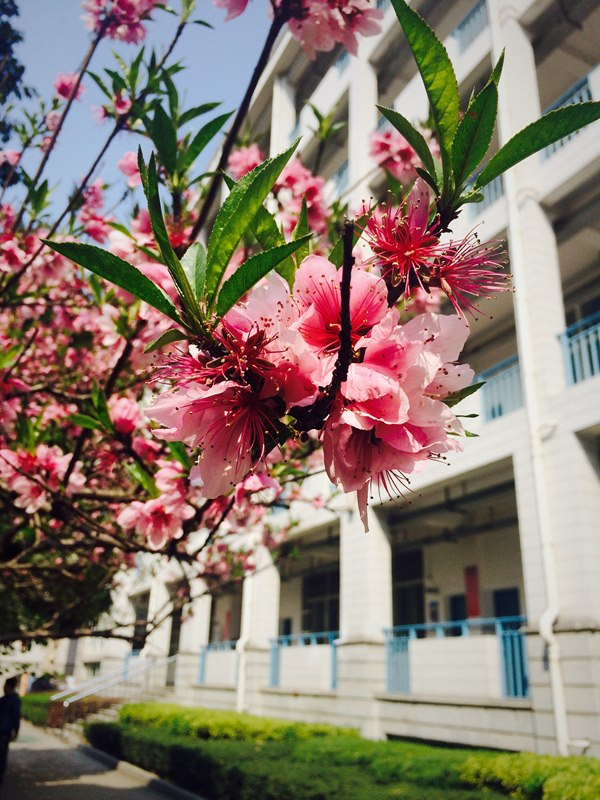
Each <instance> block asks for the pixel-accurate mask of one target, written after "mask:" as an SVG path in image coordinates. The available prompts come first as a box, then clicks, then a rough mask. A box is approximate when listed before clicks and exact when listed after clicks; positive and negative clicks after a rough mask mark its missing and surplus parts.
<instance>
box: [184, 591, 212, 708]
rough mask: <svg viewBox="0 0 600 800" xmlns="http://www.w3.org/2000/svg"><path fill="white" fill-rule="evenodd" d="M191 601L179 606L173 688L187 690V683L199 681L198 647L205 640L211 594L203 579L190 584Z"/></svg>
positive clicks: (199, 651) (206, 640) (205, 642)
mask: <svg viewBox="0 0 600 800" xmlns="http://www.w3.org/2000/svg"><path fill="white" fill-rule="evenodd" d="M191 596H192V601H191V602H190V603H189V604H188V605H187V606H185V608H184V610H183V619H182V622H181V636H180V639H179V653H178V654H177V671H176V673H175V690H176V692H177V693H181V694H182V695H183V694H186V693H189V687H190V686H195V685H197V684H198V683H199V678H200V659H201V651H202V648H203V647H204V646H205V645H207V644H208V637H209V634H210V609H211V605H212V598H211V596H210V593H209V592H208V591H207V589H206V584H205V583H204V581H203V580H200V579H197V580H195V581H193V582H192V584H191Z"/></svg>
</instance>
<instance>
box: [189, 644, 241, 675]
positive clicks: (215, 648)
mask: <svg viewBox="0 0 600 800" xmlns="http://www.w3.org/2000/svg"><path fill="white" fill-rule="evenodd" d="M236 644H237V639H226V640H225V641H224V642H209V643H208V644H203V645H202V647H201V648H200V663H199V666H198V683H200V684H204V683H206V662H207V660H208V654H209V652H211V651H212V652H215V653H216V652H224V651H227V650H235V646H236Z"/></svg>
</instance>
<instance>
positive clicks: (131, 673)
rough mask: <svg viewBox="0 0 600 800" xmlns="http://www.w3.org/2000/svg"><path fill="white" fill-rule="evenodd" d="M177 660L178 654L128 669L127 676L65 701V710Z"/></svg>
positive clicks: (121, 674)
mask: <svg viewBox="0 0 600 800" xmlns="http://www.w3.org/2000/svg"><path fill="white" fill-rule="evenodd" d="M176 659H177V654H175V655H174V656H169V657H168V658H162V659H161V660H160V661H152V662H151V663H150V664H143V665H141V666H139V667H134V668H133V669H128V670H127V673H126V674H125V675H123V673H120V675H119V677H116V678H115V677H107V678H105V679H104V680H103V681H102V682H100V683H99V684H98V685H96V686H94V687H93V688H88V689H86V691H84V692H79V693H78V694H76V695H75V696H74V697H71V698H69V699H68V700H65V701H63V706H64V707H65V708H68V707H69V706H70V705H71V703H74V702H75V701H76V700H83V698H84V697H90V696H91V695H93V694H95V692H97V691H102V690H104V689H111V688H112V687H113V686H118V685H119V684H120V683H127V682H128V681H130V680H131V679H132V678H138V677H139V676H140V675H145V674H147V673H148V672H152V670H153V669H157V668H158V667H165V666H166V665H167V664H171V663H172V662H173V661H175V660H176Z"/></svg>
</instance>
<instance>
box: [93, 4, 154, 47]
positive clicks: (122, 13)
mask: <svg viewBox="0 0 600 800" xmlns="http://www.w3.org/2000/svg"><path fill="white" fill-rule="evenodd" d="M158 4H159V0H84V2H83V10H84V11H85V12H86V15H85V16H84V20H85V23H86V25H87V27H88V28H90V29H91V30H93V31H96V33H98V32H99V31H100V30H101V29H102V27H103V26H105V31H106V35H107V36H108V37H109V38H111V39H118V40H119V41H121V42H129V43H132V44H139V42H141V41H143V40H144V38H145V36H146V29H145V28H144V26H143V25H142V22H143V21H144V20H146V19H149V18H150V15H151V13H152V11H153V10H154V8H155V6H157V5H158Z"/></svg>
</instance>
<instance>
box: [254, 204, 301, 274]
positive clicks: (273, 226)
mask: <svg viewBox="0 0 600 800" xmlns="http://www.w3.org/2000/svg"><path fill="white" fill-rule="evenodd" d="M250 227H251V230H252V234H253V236H254V238H255V239H256V241H257V242H258V243H259V245H260V246H261V247H262V249H263V250H269V249H270V248H272V247H277V246H278V245H280V244H285V237H284V235H283V233H282V232H281V231H280V229H279V227H278V225H277V222H275V219H274V217H273V215H272V214H270V213H269V212H268V211H267V209H266V208H265V207H264V206H261V207H260V208H259V209H258V211H257V212H256V216H255V217H254V219H253V220H252V225H251V226H250ZM275 271H276V272H277V273H278V274H279V275H281V277H282V278H283V279H284V281H286V282H287V284H288V286H289V287H290V289H292V288H293V286H294V275H295V274H296V264H295V262H294V259H293V258H292V256H288V257H287V258H284V259H283V261H280V262H279V264H277V265H276V266H275Z"/></svg>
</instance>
